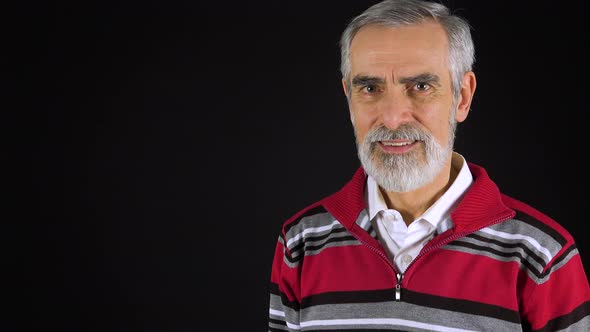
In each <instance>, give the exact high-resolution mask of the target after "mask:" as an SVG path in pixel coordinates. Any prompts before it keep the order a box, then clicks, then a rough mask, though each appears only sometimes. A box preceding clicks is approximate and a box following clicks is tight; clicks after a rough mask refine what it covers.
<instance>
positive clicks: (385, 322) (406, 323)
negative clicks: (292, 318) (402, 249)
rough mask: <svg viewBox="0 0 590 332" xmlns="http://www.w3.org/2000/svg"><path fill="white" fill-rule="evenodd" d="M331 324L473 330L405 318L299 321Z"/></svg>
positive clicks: (446, 331) (449, 331) (445, 331)
mask: <svg viewBox="0 0 590 332" xmlns="http://www.w3.org/2000/svg"><path fill="white" fill-rule="evenodd" d="M331 325H397V326H409V327H415V328H420V329H427V330H434V331H442V332H474V330H464V329H455V328H452V327H446V326H442V325H433V324H425V323H419V322H415V321H411V320H405V319H395V318H374V319H373V318H365V319H330V320H310V321H306V322H302V323H301V327H311V326H331Z"/></svg>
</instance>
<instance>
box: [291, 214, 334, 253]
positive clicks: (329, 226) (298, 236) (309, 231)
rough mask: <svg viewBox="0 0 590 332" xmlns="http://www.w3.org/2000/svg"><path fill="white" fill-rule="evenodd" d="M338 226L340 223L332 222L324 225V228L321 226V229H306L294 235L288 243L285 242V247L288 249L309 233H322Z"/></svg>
mask: <svg viewBox="0 0 590 332" xmlns="http://www.w3.org/2000/svg"><path fill="white" fill-rule="evenodd" d="M339 224H340V223H339V222H338V220H334V221H333V222H332V223H331V224H330V225H326V226H322V227H314V228H306V229H304V230H303V232H301V233H299V234H297V235H295V236H294V237H292V238H291V239H290V240H289V241H287V247H289V246H290V245H291V244H292V243H293V242H295V241H299V239H301V238H302V237H303V236H305V235H307V234H309V233H319V232H323V231H325V230H328V229H331V228H333V226H334V225H339Z"/></svg>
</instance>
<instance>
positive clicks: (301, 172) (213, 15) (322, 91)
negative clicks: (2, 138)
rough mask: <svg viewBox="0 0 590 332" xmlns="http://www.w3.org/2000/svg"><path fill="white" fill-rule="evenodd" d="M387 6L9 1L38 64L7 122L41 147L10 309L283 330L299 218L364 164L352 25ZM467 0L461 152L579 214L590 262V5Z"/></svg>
mask: <svg viewBox="0 0 590 332" xmlns="http://www.w3.org/2000/svg"><path fill="white" fill-rule="evenodd" d="M373 3H376V1H338V2H333V3H332V2H327V1H324V2H321V1H307V0H305V1H301V0H300V1H270V0H268V1H266V0H265V1H257V2H253V3H250V2H236V3H225V2H221V1H218V2H206V3H204V2H199V1H184V2H178V1H155V0H154V1H136V2H129V1H117V2H103V1H101V2H87V1H80V2H71V3H65V2H57V3H55V2H53V3H52V2H44V3H20V4H19V6H18V8H16V7H14V8H10V10H6V11H5V12H4V13H3V14H4V16H6V17H8V18H16V19H14V20H11V21H10V22H11V23H9V24H6V23H4V25H6V28H7V29H4V33H6V35H7V38H6V39H5V51H4V55H2V56H3V58H4V57H5V55H6V54H7V53H13V54H14V55H16V58H15V59H14V61H15V62H14V64H15V65H12V64H11V65H10V66H9V67H11V68H14V69H16V74H17V76H16V77H15V79H14V80H12V81H7V80H6V76H5V77H4V79H3V80H4V83H3V85H4V90H5V91H4V92H5V93H6V92H8V93H9V94H10V95H12V96H16V97H18V98H19V99H18V102H17V103H16V105H17V106H15V107H9V108H8V110H11V111H12V110H14V111H16V112H14V113H13V112H9V114H11V115H6V116H5V121H3V131H4V132H5V133H9V139H8V142H10V143H14V144H11V145H12V146H13V147H14V148H13V149H9V150H7V151H8V152H14V153H16V155H15V158H17V159H18V160H19V161H23V163H22V164H21V163H19V164H18V168H17V169H15V170H14V172H11V173H6V175H8V176H7V178H8V180H9V181H7V183H11V184H16V185H17V186H15V187H11V189H9V193H10V196H11V197H12V198H17V200H16V204H12V203H9V204H10V205H11V206H10V207H15V208H16V209H15V212H16V214H14V215H13V216H12V217H10V218H7V222H6V223H5V226H8V228H6V231H5V232H3V233H4V234H3V236H4V238H5V240H6V241H4V243H9V242H10V240H14V238H15V236H14V235H13V234H15V233H14V231H15V230H16V229H17V228H18V229H19V230H20V229H24V230H25V233H24V235H25V236H24V237H23V238H22V239H18V241H14V244H11V245H10V247H9V248H8V250H6V251H5V253H7V254H8V255H7V257H8V258H7V260H6V262H7V264H9V265H8V267H9V270H10V271H11V272H12V271H14V272H16V279H15V281H18V282H19V284H22V285H24V287H19V288H17V293H18V294H17V297H16V300H18V303H19V305H16V303H17V302H14V303H12V302H10V303H11V304H12V305H11V306H12V309H15V308H16V309H17V310H18V311H17V312H18V313H24V315H23V316H21V315H9V316H8V317H9V318H14V319H8V320H7V321H6V322H7V324H11V325H13V330H17V329H22V330H29V331H30V330H39V331H40V330H43V331H45V330H54V331H212V330H217V331H265V330H266V317H267V312H268V307H267V301H268V292H267V287H268V281H269V276H270V263H271V260H272V254H273V251H274V245H275V241H276V238H277V235H278V232H279V229H280V224H281V223H282V222H283V221H284V220H285V219H287V218H288V217H289V216H290V215H291V214H293V213H295V212H296V211H297V210H298V209H300V208H302V207H304V206H306V205H308V204H310V203H312V202H314V201H316V200H317V199H319V198H321V197H323V196H324V195H327V194H330V193H332V192H334V191H336V190H338V189H339V188H340V187H341V186H342V185H343V184H344V183H345V182H346V181H348V180H349V179H350V177H351V176H352V173H353V172H354V170H355V169H356V167H357V166H358V161H357V158H356V150H355V146H354V136H353V132H352V127H351V125H350V122H349V116H348V110H347V106H346V100H345V98H344V95H343V93H342V91H341V85H340V73H339V61H340V59H339V48H338V40H339V37H340V33H341V32H342V30H343V29H344V27H345V25H346V24H347V22H348V21H349V20H350V19H351V18H352V17H353V16H354V15H356V14H358V13H360V12H361V11H362V10H363V9H364V8H365V7H367V6H368V5H370V4H373ZM445 3H447V4H450V6H451V7H452V8H453V9H454V10H455V11H456V12H457V13H458V14H459V15H461V16H463V17H465V18H467V19H468V20H469V21H470V22H471V24H472V26H473V28H474V30H473V37H474V40H475V45H476V58H477V60H476V64H475V72H476V75H477V78H478V86H477V91H476V95H475V100H474V102H473V105H472V111H471V113H470V116H469V117H468V119H467V121H466V122H464V123H463V124H461V125H460V127H459V130H458V133H457V135H458V136H457V141H456V150H457V151H459V152H460V153H462V154H463V155H464V156H465V157H466V158H467V159H468V160H470V161H472V162H475V163H478V164H481V165H483V166H485V167H486V168H487V170H488V173H489V174H490V175H491V177H492V178H493V179H495V181H496V182H497V184H498V185H499V186H500V187H501V188H502V189H503V190H504V192H505V193H507V194H509V195H512V196H514V197H516V198H518V199H520V200H523V201H525V202H527V203H530V204H531V205H533V206H534V207H537V208H538V209H540V210H541V211H543V212H545V213H547V214H548V215H549V216H551V217H553V218H554V219H556V220H558V221H559V222H560V223H562V225H564V226H565V227H566V228H567V229H568V230H569V231H570V232H571V233H572V234H573V235H574V238H575V239H576V240H577V241H578V246H579V249H580V251H581V252H582V256H583V257H584V262H585V264H586V266H587V267H588V265H589V264H590V241H589V240H588V239H587V238H586V236H585V233H584V228H585V225H584V224H585V223H586V221H587V218H585V217H584V216H583V215H584V214H583V211H584V209H583V208H584V206H585V205H584V201H586V199H585V196H586V195H585V190H584V189H585V188H584V186H583V183H585V182H586V180H585V178H586V173H587V167H586V165H587V164H586V163H585V162H583V161H582V160H583V159H582V158H581V156H582V155H583V154H584V153H585V151H586V147H585V146H586V142H585V141H586V140H582V136H583V135H582V134H583V133H584V128H583V126H584V124H583V120H582V119H583V118H584V117H585V113H586V105H587V95H588V87H587V80H588V76H587V75H586V74H585V71H586V67H587V65H586V61H587V59H588V52H587V51H586V50H585V43H586V39H587V37H586V36H585V35H586V33H587V30H588V29H587V18H586V13H587V10H588V8H587V5H585V4H583V1H578V2H572V1H559V2H555V1H446V2H445ZM6 45H10V46H6ZM9 51H10V52H9ZM12 51H14V52H12ZM584 127H585V126H584ZM3 158H4V161H5V163H10V164H13V163H12V161H14V160H16V159H14V158H12V156H11V157H10V158H9V157H8V154H5V155H4V157H3ZM578 188H580V189H581V192H580V189H578ZM9 202H10V201H9ZM11 226H15V227H14V229H13V228H12V227H11ZM22 226H24V227H23V228H21V227H22ZM8 286H9V288H12V289H14V288H13V287H12V284H9V285H8ZM490 287H493V285H490ZM213 327H215V328H213Z"/></svg>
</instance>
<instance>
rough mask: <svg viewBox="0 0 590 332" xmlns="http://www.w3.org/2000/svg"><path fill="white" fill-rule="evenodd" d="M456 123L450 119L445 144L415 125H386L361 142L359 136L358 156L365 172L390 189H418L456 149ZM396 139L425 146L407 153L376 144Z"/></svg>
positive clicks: (431, 177)
mask: <svg viewBox="0 0 590 332" xmlns="http://www.w3.org/2000/svg"><path fill="white" fill-rule="evenodd" d="M452 119H453V120H454V117H453V118H452ZM456 124H457V123H456V121H451V123H450V132H449V140H448V142H447V144H446V146H442V145H441V144H439V143H438V142H437V141H436V139H435V138H434V137H433V136H432V135H431V134H430V133H428V132H426V131H424V130H422V129H420V128H418V127H416V126H413V125H403V126H400V127H399V128H398V129H396V130H389V129H387V128H385V127H383V126H381V127H378V128H375V129H373V130H371V131H370V132H368V133H367V135H366V137H365V139H364V142H363V143H362V144H359V143H358V139H357V151H358V157H359V160H360V161H361V164H362V166H363V168H364V170H365V172H367V174H369V175H370V176H371V177H373V179H375V181H376V182H377V183H378V184H379V185H380V186H381V187H382V188H383V189H385V190H387V191H392V192H408V191H412V190H415V189H418V188H420V187H422V186H424V185H426V184H428V183H430V182H432V181H433V180H434V178H435V177H436V176H437V175H438V174H439V173H440V172H441V171H442V169H443V167H444V165H445V162H446V161H447V158H448V157H449V155H450V154H451V152H452V150H453V142H454V139H455V128H456ZM393 139H408V140H416V141H420V142H419V143H418V144H422V146H417V147H416V148H414V149H413V150H412V151H410V152H408V153H404V154H387V153H384V152H383V151H381V149H380V148H379V147H378V146H377V145H378V144H379V143H378V142H379V141H383V140H393Z"/></svg>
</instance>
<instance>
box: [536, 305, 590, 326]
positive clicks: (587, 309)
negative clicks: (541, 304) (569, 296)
mask: <svg viewBox="0 0 590 332" xmlns="http://www.w3.org/2000/svg"><path fill="white" fill-rule="evenodd" d="M588 316H590V302H584V303H582V304H581V305H580V306H579V307H577V308H576V309H574V310H573V311H572V312H570V313H569V314H566V315H563V316H560V317H557V318H554V319H552V320H550V321H549V322H548V323H547V325H545V326H543V327H542V328H540V329H538V330H536V331H539V332H550V331H561V330H563V329H566V328H568V327H570V326H571V325H573V324H575V323H577V322H579V321H580V320H581V319H582V318H584V317H588Z"/></svg>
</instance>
